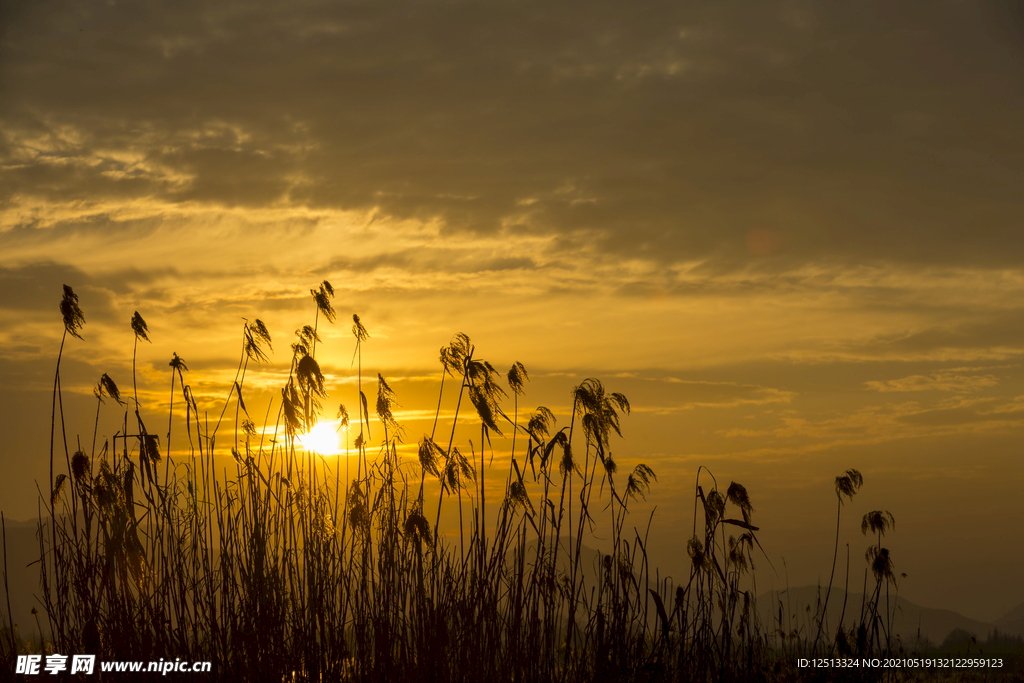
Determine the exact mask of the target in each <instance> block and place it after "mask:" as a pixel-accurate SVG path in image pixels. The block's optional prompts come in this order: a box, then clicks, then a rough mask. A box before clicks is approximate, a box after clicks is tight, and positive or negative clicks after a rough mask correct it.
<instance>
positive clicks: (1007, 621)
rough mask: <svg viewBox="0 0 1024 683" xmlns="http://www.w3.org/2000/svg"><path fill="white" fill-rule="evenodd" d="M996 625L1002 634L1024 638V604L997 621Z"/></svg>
mask: <svg viewBox="0 0 1024 683" xmlns="http://www.w3.org/2000/svg"><path fill="white" fill-rule="evenodd" d="M994 623H995V625H996V628H998V629H999V631H1000V633H1005V634H1007V635H1014V636H1024V602H1022V603H1021V604H1019V605H1017V606H1016V607H1014V608H1013V609H1011V610H1010V611H1009V612H1007V613H1006V614H1004V615H1003V616H1001V617H999V618H998V619H996V620H995V622H994Z"/></svg>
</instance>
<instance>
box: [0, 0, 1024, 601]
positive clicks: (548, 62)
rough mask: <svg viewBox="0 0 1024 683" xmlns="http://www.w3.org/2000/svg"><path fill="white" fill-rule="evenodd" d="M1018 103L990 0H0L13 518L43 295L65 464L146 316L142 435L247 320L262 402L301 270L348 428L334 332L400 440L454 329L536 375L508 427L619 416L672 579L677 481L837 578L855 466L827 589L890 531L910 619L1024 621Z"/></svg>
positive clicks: (211, 391) (25, 476) (33, 499)
mask: <svg viewBox="0 0 1024 683" xmlns="http://www.w3.org/2000/svg"><path fill="white" fill-rule="evenodd" d="M1021 82H1024V14H1022V12H1021V10H1020V6H1019V5H1016V6H1015V5H1014V4H1013V3H1009V2H1006V3H998V2H953V1H949V0H938V1H936V0H930V1H929V2H920V1H907V2H901V3H887V2H881V1H868V2H860V3H837V2H807V1H803V0H782V1H768V2H759V3H739V2H679V1H678V0H673V1H671V2H663V1H660V0H652V1H651V2H644V3H610V2H600V1H599V2H594V1H588V2H577V1H574V0H568V1H566V2H560V3H549V2H540V1H535V0H523V1H519V2H512V1H502V0H494V1H491V2H472V1H449V2H429V1H422V0H416V1H412V0H395V1H394V2H390V1H389V2H379V1H374V2H327V1H321V0H304V1H301V2H291V3H280V2H267V1H266V0H262V1H261V0H246V1H245V2H240V1H237V0H225V1H223V2H217V3H206V2H194V1H193V0H181V1H179V2H175V3H160V2H151V1H147V0H135V1H132V2H117V1H115V0H105V1H102V2H84V1H81V0H67V1H58V0H32V1H31V2H29V1H27V0H8V1H6V2H4V3H3V4H2V5H0V386H2V388H3V391H2V395H0V414H2V415H3V416H4V417H3V432H4V437H3V439H2V440H0V462H2V464H3V466H4V472H5V476H3V477H2V478H0V510H3V511H4V513H5V515H7V516H8V517H10V518H15V519H28V518H30V517H32V516H34V515H35V514H36V511H37V503H38V500H39V493H38V490H37V483H38V484H39V485H40V486H41V487H45V483H44V482H45V481H46V480H47V478H48V472H47V468H48V444H49V429H50V409H51V403H50V402H51V391H52V388H53V378H54V375H53V373H54V363H55V360H56V356H57V352H58V348H59V346H60V339H61V333H62V331H63V328H62V324H61V320H60V313H59V312H58V309H57V304H58V303H59V301H60V297H61V292H62V290H61V286H62V285H64V284H67V285H70V286H72V287H73V288H74V290H75V292H76V293H77V294H78V296H79V298H80V304H81V307H82V309H83V311H84V314H85V318H86V326H85V328H84V329H83V330H82V335H83V337H84V340H83V341H79V340H76V339H71V340H69V341H68V343H67V344H66V346H65V350H64V356H63V361H62V366H61V374H62V388H63V391H64V394H65V404H64V408H65V414H66V418H67V422H68V433H69V435H72V437H71V438H73V436H74V435H79V436H80V437H81V439H82V442H83V443H88V442H89V440H90V439H91V438H92V433H93V425H94V422H93V420H94V418H95V412H94V411H95V409H96V406H95V401H94V399H92V393H91V392H92V386H93V385H95V383H96V381H97V379H98V378H99V376H100V375H101V374H102V373H104V372H106V373H109V374H110V375H111V377H113V378H114V379H115V381H117V382H118V384H119V385H120V386H121V387H122V389H124V388H125V387H130V386H131V368H132V365H131V354H132V347H133V336H132V332H131V329H130V327H129V320H130V319H131V316H132V314H133V313H134V312H135V311H139V312H140V314H141V315H142V316H143V317H144V318H145V320H146V321H147V323H148V324H149V329H150V338H151V340H152V342H151V343H149V344H147V343H143V344H142V345H141V346H140V347H139V349H138V382H139V387H140V403H141V405H142V408H143V414H144V415H146V416H147V418H148V420H151V421H152V422H154V423H155V422H157V421H159V420H161V419H164V420H166V416H167V404H168V400H169V392H168V388H169V368H168V367H167V363H168V361H169V359H170V358H171V354H172V353H178V354H179V355H180V356H181V357H182V358H185V359H186V361H187V363H188V367H189V369H190V372H189V376H188V377H189V380H190V381H191V382H192V383H193V385H194V386H195V387H196V388H197V391H198V392H199V393H200V395H202V396H207V397H210V400H211V402H212V401H213V397H215V396H221V397H223V396H226V395H227V390H228V388H229V387H230V385H231V381H232V378H233V376H234V372H235V368H236V366H237V363H238V354H239V349H240V340H241V329H242V325H243V324H244V321H245V319H248V320H253V319H255V318H259V319H261V320H263V321H265V322H266V324H267V326H268V328H269V330H270V332H271V334H272V336H273V338H274V353H273V354H271V357H270V363H268V364H266V365H264V366H261V367H259V368H254V369H253V370H252V371H251V374H249V375H247V378H248V379H247V382H249V383H250V384H249V386H250V387H252V389H251V391H252V392H253V394H252V397H251V398H250V399H249V400H250V402H251V403H252V404H253V405H254V406H255V405H257V404H258V405H260V406H263V408H264V409H265V406H266V405H267V401H268V400H269V399H270V398H271V397H273V396H275V395H276V396H279V393H276V392H278V391H279V389H280V387H281V385H282V384H283V382H284V379H285V378H286V377H287V373H288V364H289V361H290V352H289V351H288V345H289V344H290V343H291V342H292V341H293V340H294V336H293V331H294V330H295V329H297V328H299V327H300V326H302V325H304V324H310V323H312V322H313V318H314V313H315V308H314V306H313V301H312V299H311V297H310V294H309V290H310V288H313V287H317V286H318V285H319V283H320V282H321V281H323V280H325V279H326V280H328V281H329V282H330V283H331V284H332V285H333V287H334V289H335V290H336V296H335V298H334V300H333V305H334V307H335V308H336V309H337V310H338V313H339V320H338V322H337V323H335V324H333V325H331V324H324V323H323V321H322V320H321V321H320V331H321V333H322V336H323V337H324V342H323V344H322V346H319V347H318V359H319V360H320V362H321V364H322V366H323V367H324V369H325V371H326V372H327V375H328V390H329V391H331V392H332V395H331V398H330V399H329V401H328V403H330V404H331V405H332V406H333V405H334V404H335V403H337V402H347V403H348V404H349V405H350V406H351V405H353V404H354V398H353V397H354V395H355V394H354V391H355V390H354V388H353V387H354V382H355V380H354V374H355V370H354V369H353V366H352V354H353V349H354V341H353V338H352V335H351V333H350V331H349V327H350V322H349V319H350V316H351V314H352V313H358V314H359V315H360V316H361V318H362V320H363V322H364V324H365V325H366V327H367V329H368V330H369V332H370V334H371V339H370V340H369V341H368V342H367V344H366V346H365V347H364V356H363V363H364V366H365V371H366V372H367V374H368V376H369V377H370V380H372V378H373V377H374V376H375V374H376V373H377V372H380V373H382V374H383V375H384V376H385V377H386V378H388V381H389V383H390V384H391V386H392V387H393V388H394V389H395V391H396V393H397V394H398V400H399V403H400V404H401V405H402V411H401V412H400V413H399V421H400V422H402V423H403V426H404V427H405V430H406V434H405V438H406V443H407V444H408V445H409V447H410V448H411V447H414V445H415V442H416V441H417V440H418V439H419V438H420V436H421V435H422V434H423V433H425V432H427V431H429V428H430V427H429V425H430V422H431V421H432V417H433V410H434V407H435V406H436V401H437V398H436V397H437V390H438V381H439V379H440V365H439V364H438V360H437V357H438V349H439V348H440V347H441V346H443V345H445V344H447V343H449V341H450V340H451V338H452V336H453V335H454V334H456V333H460V332H464V333H466V334H468V335H469V336H470V337H471V338H472V340H473V342H474V343H475V344H476V347H477V354H478V357H482V358H486V359H487V360H489V361H491V362H492V363H493V364H494V365H495V366H496V367H497V368H499V369H501V370H502V372H504V368H507V367H508V366H510V365H511V364H512V362H514V361H520V362H522V363H523V364H524V366H525V367H526V368H527V371H528V372H529V373H530V378H531V381H530V383H529V384H528V386H527V393H526V395H525V396H524V397H523V398H522V401H521V402H520V406H519V408H520V416H522V415H524V414H525V413H526V412H527V411H530V410H533V409H535V407H536V406H538V405H547V406H549V407H550V408H551V409H552V410H554V412H555V413H556V415H557V416H558V418H559V421H560V422H559V424H560V425H562V424H564V422H563V421H564V420H567V419H568V417H569V412H570V409H571V399H570V391H571V389H572V387H573V386H575V385H577V384H579V383H580V382H581V381H582V380H583V379H585V378H587V377H597V378H599V379H601V380H602V381H603V382H604V384H605V386H606V387H607V388H608V390H609V391H618V392H622V393H624V394H626V395H627V397H628V398H629V399H630V403H631V406H632V411H631V414H630V415H629V416H628V417H624V418H623V423H622V425H623V438H622V439H616V440H615V441H614V442H613V452H614V453H615V454H616V458H617V459H618V460H619V461H620V462H621V463H622V464H623V465H627V466H629V465H632V464H634V463H639V462H645V463H647V464H649V465H650V466H651V467H652V468H653V469H654V471H655V472H656V473H657V475H658V481H657V482H654V483H653V486H652V489H651V492H650V494H649V495H648V497H647V500H646V501H645V502H641V503H642V504H641V503H638V507H637V509H636V510H635V515H634V521H635V522H636V524H637V526H638V528H640V529H641V530H643V529H644V527H645V526H646V524H647V521H648V519H649V520H650V524H651V539H652V542H651V543H650V545H651V547H652V551H651V552H652V557H654V558H655V560H656V561H657V562H658V563H659V564H660V565H661V566H662V567H663V574H664V573H670V574H673V575H681V574H684V573H686V572H687V571H688V570H687V562H688V561H689V560H688V558H687V557H686V554H685V539H687V538H689V535H690V531H689V530H690V527H691V525H692V523H693V490H694V485H695V477H696V476H697V470H698V468H699V467H700V466H701V465H703V466H705V467H707V468H709V469H710V471H711V472H712V473H713V474H714V476H715V477H716V479H717V481H718V482H719V484H720V485H721V486H722V487H723V488H724V487H725V486H727V485H728V482H729V481H733V480H735V481H738V482H740V483H742V484H744V485H745V486H746V487H747V489H748V491H749V492H750V495H751V499H752V502H753V504H754V507H755V513H754V521H755V523H756V524H758V525H759V526H760V528H761V531H760V532H759V534H760V535H759V538H760V539H761V542H762V545H763V546H764V547H765V549H766V552H767V554H768V557H769V558H770V559H771V563H772V565H774V566H775V569H776V571H774V572H773V571H772V569H771V568H769V567H768V566H766V565H765V564H762V565H760V566H759V569H758V571H759V575H760V577H761V578H760V579H759V581H760V585H761V586H765V587H766V586H768V584H773V585H774V586H775V587H776V588H778V587H780V586H782V585H784V584H785V583H787V582H788V583H790V584H791V585H794V586H797V585H805V584H813V583H815V582H817V581H822V582H824V583H827V580H828V575H829V569H830V566H831V561H832V553H833V544H834V543H835V515H836V509H837V501H836V494H835V492H834V489H833V483H834V480H835V477H836V476H837V475H840V474H842V473H843V472H844V471H846V470H847V469H849V468H856V469H858V470H860V471H861V472H862V473H863V475H864V480H865V483H864V486H863V488H862V489H861V491H860V492H859V493H858V495H857V496H856V497H855V498H854V499H853V500H852V501H848V502H846V503H845V504H844V505H843V509H842V517H841V533H840V538H841V548H842V547H843V546H845V544H846V543H849V544H850V548H851V550H850V556H851V577H852V578H851V585H852V586H855V587H856V586H857V584H858V581H859V577H860V576H861V575H862V572H863V570H864V565H863V562H864V561H863V552H864V549H865V548H866V546H867V545H869V543H870V540H869V539H867V538H865V537H863V536H862V535H861V534H860V531H859V521H860V517H861V516H862V515H863V514H864V513H865V512H868V511H870V510H876V509H882V510H889V511H891V512H892V514H893V516H894V518H895V519H896V523H897V525H896V528H895V529H894V530H893V531H891V532H890V534H889V535H888V536H887V537H886V539H885V541H886V544H887V546H888V547H889V548H890V550H891V552H892V557H893V560H894V562H895V565H896V569H897V571H898V572H905V573H906V574H907V578H906V579H905V580H904V582H903V583H902V584H901V595H904V596H906V597H907V598H908V599H910V600H913V601H915V602H918V603H919V604H923V605H926V606H931V607H941V608H948V609H955V610H958V611H960V612H962V613H963V614H965V615H967V616H970V617H973V618H977V619H995V618H998V617H999V616H1001V615H1002V614H1003V613H1005V612H1006V611H1008V610H1009V609H1010V608H1011V607H1013V606H1014V605H1016V604H1019V603H1021V602H1022V601H1024V585H1022V583H1021V581H1020V576H1022V575H1024V531H1022V527H1021V524H1020V520H1021V519H1022V518H1024V495H1022V494H1021V491H1022V490H1024V461H1022V457H1021V444H1022V437H1024V365H1022V363H1024V317H1022V313H1024V310H1022V303H1021V302H1022V301H1024V298H1022V295H1024V230H1022V228H1024V225H1022V222H1024V220H1022V219H1024V199H1022V198H1021V197H1022V195H1021V192H1020V188H1021V187H1022V186H1024V183H1022V181H1024V161H1022V160H1024V90H1022V89H1021V88H1020V87H1019V85H1020V83H1021ZM370 384H372V381H371V382H370ZM346 397H348V398H346ZM220 400H223V399H220ZM179 401H180V397H179ZM178 405H179V406H180V403H179V404H178ZM211 405H213V403H211ZM453 408H454V406H452V405H449V404H448V403H447V402H445V403H444V405H443V409H444V410H443V412H442V420H443V419H445V417H450V415H451V413H452V410H453ZM506 408H507V409H509V410H511V409H512V405H511V401H508V402H506ZM105 410H107V411H109V412H105V413H104V421H103V422H102V424H101V428H100V430H99V438H100V441H102V440H103V438H104V437H109V436H110V435H111V434H112V433H113V431H114V430H116V429H117V426H116V415H115V412H116V411H115V410H114V409H112V408H109V406H108V407H107V408H105ZM176 410H177V408H176ZM332 411H333V408H332ZM253 412H258V411H256V410H255V409H254V410H253ZM328 412H331V411H328ZM327 417H333V415H327ZM111 420H115V422H112V421H111ZM173 446H174V444H173V443H172V447H173ZM509 447H510V446H509V444H508V443H507V442H506V441H500V442H499V443H498V444H497V445H496V446H495V448H496V449H497V450H498V451H499V462H500V452H504V451H506V450H507V449H508V448H509ZM705 476H706V475H705ZM701 483H702V485H704V486H705V487H707V486H708V483H707V480H702V482H701ZM492 485H493V486H499V482H498V477H496V478H495V481H494V482H493V483H492ZM650 515H653V516H650ZM599 540H600V539H595V540H594V541H593V542H594V543H595V544H597V543H599ZM841 552H842V551H841Z"/></svg>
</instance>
